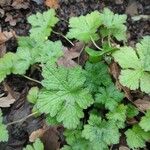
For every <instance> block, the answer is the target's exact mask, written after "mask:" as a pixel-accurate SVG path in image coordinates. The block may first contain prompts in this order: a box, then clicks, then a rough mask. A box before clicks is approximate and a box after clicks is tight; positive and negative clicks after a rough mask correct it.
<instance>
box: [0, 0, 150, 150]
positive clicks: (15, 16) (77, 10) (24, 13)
mask: <svg viewBox="0 0 150 150" xmlns="http://www.w3.org/2000/svg"><path fill="white" fill-rule="evenodd" d="M25 2H26V1H25ZM27 3H28V5H27V8H26V9H24V8H20V9H16V8H14V7H12V6H11V4H12V1H8V3H5V4H4V3H2V2H0V29H1V31H10V30H13V31H15V32H16V34H17V35H18V36H26V35H28V34H29V29H30V25H29V24H28V23H27V17H28V16H29V15H31V14H34V13H36V12H43V11H44V10H47V9H48V7H47V6H45V4H44V0H28V1H27ZM59 6H60V7H59V8H58V9H57V16H58V17H59V18H60V19H61V20H62V21H61V22H60V23H58V24H57V26H56V27H55V29H54V30H55V31H57V32H61V33H63V34H65V33H66V32H67V31H68V24H67V23H66V20H68V19H69V17H71V16H79V15H84V14H87V13H89V12H91V11H93V10H99V11H101V10H102V9H103V8H104V7H108V8H110V9H111V10H113V11H114V12H115V13H119V14H124V13H126V14H127V15H128V19H127V28H128V30H127V31H128V33H127V35H128V42H127V44H128V45H132V46H134V45H135V43H136V42H137V41H138V40H139V39H140V38H141V37H142V36H144V35H150V26H149V25H150V20H148V19H144V18H141V19H140V20H138V21H135V20H133V17H134V16H139V15H150V1H149V0H59ZM10 17H12V19H6V18H10ZM7 20H9V21H7ZM51 38H52V39H53V40H57V39H61V40H62V41H63V44H64V45H65V46H69V47H70V46H71V45H70V44H69V43H68V42H67V41H65V40H64V39H63V38H62V37H61V36H58V35H52V37H51ZM16 48H17V41H16V39H15V38H11V39H10V40H9V41H7V42H6V49H7V52H8V51H13V52H15V51H16ZM30 76H31V77H33V78H34V79H37V80H41V77H40V75H39V73H38V72H37V71H33V72H32V73H31V72H30ZM5 83H6V84H7V85H8V86H9V87H10V88H11V90H12V91H13V94H14V97H15V98H16V102H15V103H14V104H13V105H12V106H11V107H9V108H4V109H2V111H3V113H4V116H5V117H4V122H5V123H9V122H13V121H15V120H19V119H21V118H24V117H26V116H27V115H29V114H30V113H31V109H32V106H31V105H30V104H29V103H28V102H27V100H26V94H27V92H28V90H29V88H30V87H32V86H34V85H36V84H35V83H34V82H31V81H29V80H27V79H25V78H23V77H21V76H16V75H10V76H9V77H8V78H7V79H6V81H5ZM4 92H5V90H4V83H3V84H1V85H0V94H1V93H4ZM6 94H7V93H6ZM135 95H136V94H134V93H133V96H135ZM43 124H44V121H43V116H40V117H38V118H34V117H30V118H29V119H26V120H25V121H23V122H20V123H17V124H14V125H10V126H9V128H8V130H9V136H10V138H9V141H8V142H7V143H0V150H22V148H23V146H25V145H26V144H27V143H28V141H29V135H30V134H31V133H32V132H33V131H35V130H37V129H39V128H41V127H42V126H43ZM56 130H57V134H56ZM56 130H54V129H53V130H50V131H49V132H50V133H49V134H51V135H53V134H54V135H55V136H54V137H52V136H51V138H50V140H49V143H51V145H53V146H51V148H49V150H56V147H57V146H58V142H57V141H59V144H60V145H61V144H62V143H63V142H64V137H63V136H62V130H63V129H62V127H59V128H57V129H56ZM56 140H57V141H56Z"/></svg>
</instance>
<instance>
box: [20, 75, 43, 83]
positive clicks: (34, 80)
mask: <svg viewBox="0 0 150 150" xmlns="http://www.w3.org/2000/svg"><path fill="white" fill-rule="evenodd" d="M22 76H23V77H24V78H26V79H28V80H30V81H33V82H36V83H38V84H42V83H41V82H40V81H38V80H36V79H33V78H30V77H28V76H26V75H22Z"/></svg>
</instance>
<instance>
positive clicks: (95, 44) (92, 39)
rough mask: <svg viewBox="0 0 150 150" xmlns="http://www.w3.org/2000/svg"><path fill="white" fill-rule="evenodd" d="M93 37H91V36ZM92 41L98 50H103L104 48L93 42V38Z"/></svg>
mask: <svg viewBox="0 0 150 150" xmlns="http://www.w3.org/2000/svg"><path fill="white" fill-rule="evenodd" d="M90 37H91V36H90ZM91 41H92V42H93V44H94V46H95V47H96V48H97V49H99V50H101V51H102V50H103V49H102V48H100V47H99V46H98V45H97V44H96V43H95V41H94V40H93V38H92V37H91Z"/></svg>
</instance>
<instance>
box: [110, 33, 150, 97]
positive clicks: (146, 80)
mask: <svg viewBox="0 0 150 150" xmlns="http://www.w3.org/2000/svg"><path fill="white" fill-rule="evenodd" d="M149 42H150V37H149V36H146V37H144V38H143V39H142V41H141V42H140V43H138V44H137V45H136V51H135V50H134V49H133V48H132V47H122V48H120V50H118V51H116V52H114V53H113V57H114V59H115V61H117V62H118V63H119V65H120V66H121V67H122V70H121V75H120V77H119V80H120V83H121V84H122V85H124V86H126V87H129V88H130V89H131V90H136V89H138V88H140V89H141V91H143V92H145V93H148V94H150V63H149V58H150V50H149V49H150V46H149Z"/></svg>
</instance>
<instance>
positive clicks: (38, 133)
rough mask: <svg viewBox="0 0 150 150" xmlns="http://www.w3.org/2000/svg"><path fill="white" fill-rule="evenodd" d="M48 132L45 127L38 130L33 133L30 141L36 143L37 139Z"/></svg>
mask: <svg viewBox="0 0 150 150" xmlns="http://www.w3.org/2000/svg"><path fill="white" fill-rule="evenodd" d="M46 130H47V129H46V128H45V127H44V128H41V129H38V130H36V131H33V132H32V133H31V135H30V136H29V141H30V142H34V141H35V140H36V139H37V138H41V137H42V136H43V134H44V133H45V131H46Z"/></svg>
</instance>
